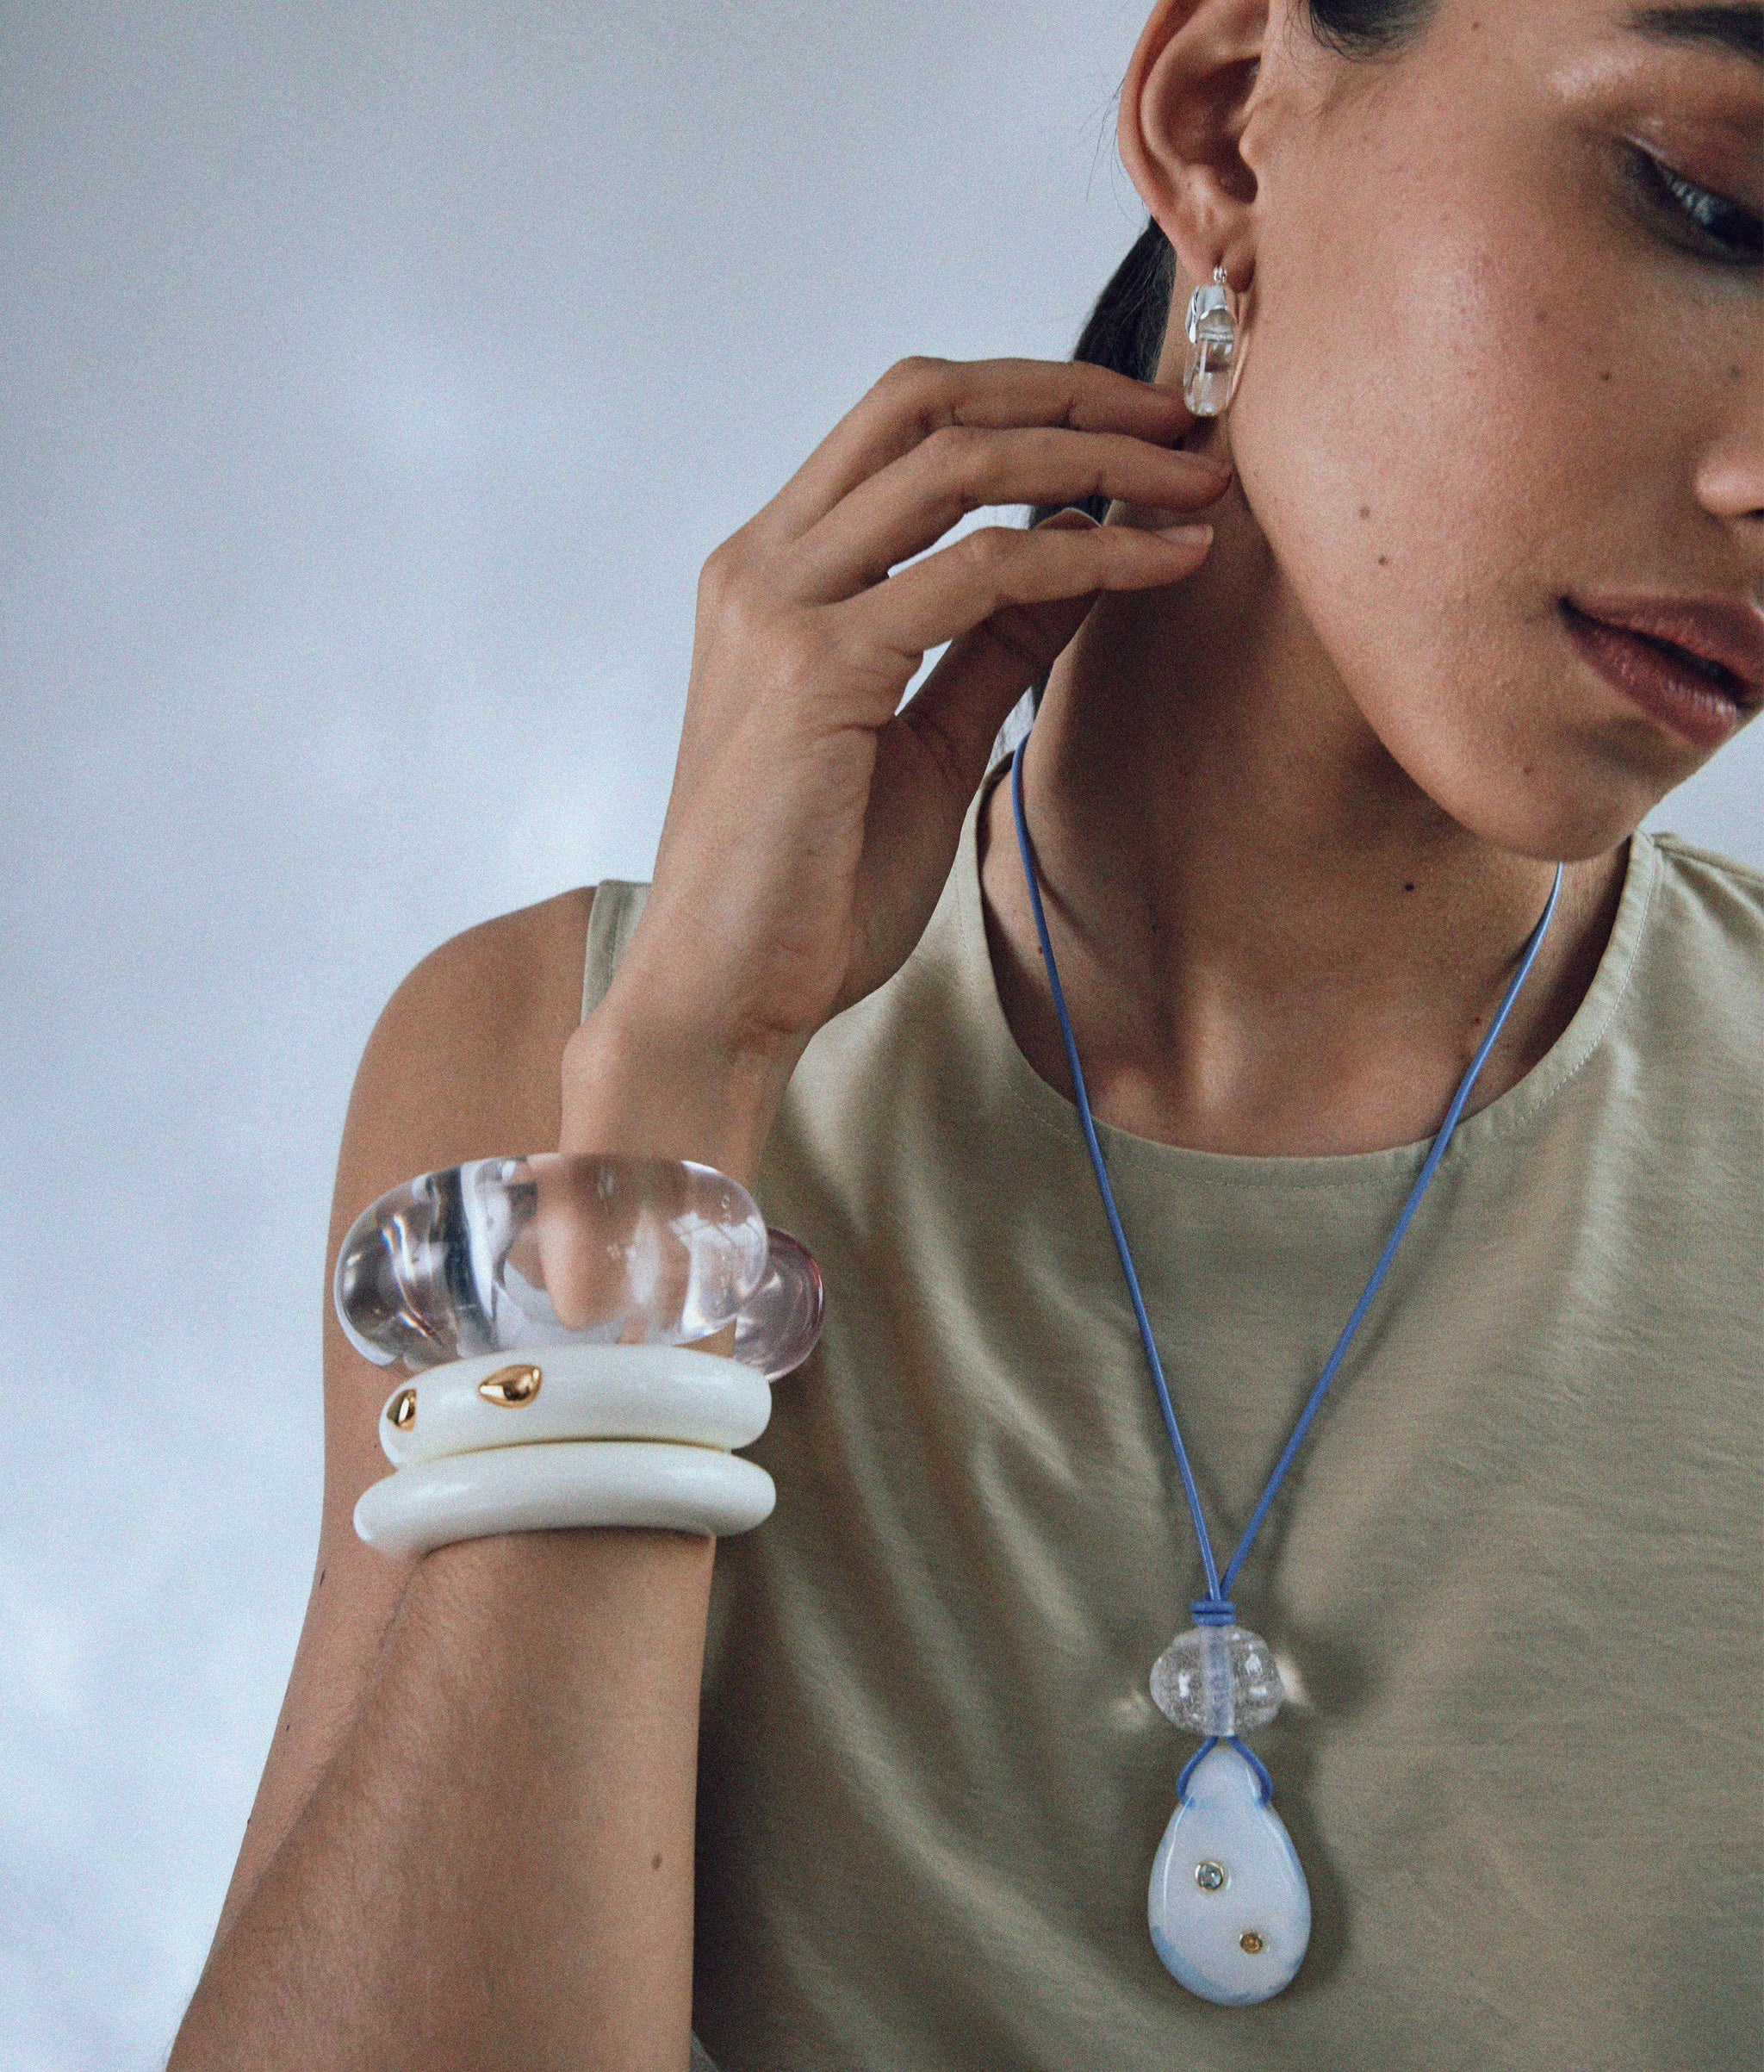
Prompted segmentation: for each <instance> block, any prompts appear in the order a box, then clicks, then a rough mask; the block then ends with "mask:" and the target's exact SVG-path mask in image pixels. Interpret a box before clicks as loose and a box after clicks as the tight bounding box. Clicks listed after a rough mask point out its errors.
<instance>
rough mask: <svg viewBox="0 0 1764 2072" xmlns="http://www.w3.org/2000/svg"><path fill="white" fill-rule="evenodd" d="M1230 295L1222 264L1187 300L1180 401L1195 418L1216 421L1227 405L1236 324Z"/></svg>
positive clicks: (1235, 352)
mask: <svg viewBox="0 0 1764 2072" xmlns="http://www.w3.org/2000/svg"><path fill="white" fill-rule="evenodd" d="M1230 295H1231V291H1230V289H1229V287H1228V286H1227V281H1226V272H1225V265H1224V262H1223V261H1222V260H1221V263H1220V264H1218V265H1216V266H1215V267H1214V269H1213V278H1212V279H1211V280H1210V281H1205V282H1203V283H1202V284H1201V286H1200V287H1198V288H1196V289H1195V291H1194V293H1193V294H1192V295H1191V296H1189V308H1188V318H1187V321H1186V324H1185V326H1184V328H1185V329H1186V330H1187V333H1188V338H1189V356H1188V362H1187V364H1186V365H1185V366H1184V367H1183V377H1182V395H1183V401H1184V402H1185V403H1186V404H1187V405H1188V407H1189V409H1190V410H1192V411H1193V412H1194V414H1195V415H1196V417H1217V416H1219V414H1221V412H1222V411H1223V410H1224V408H1225V406H1226V405H1227V403H1228V402H1229V401H1231V385H1232V377H1233V372H1234V370H1235V369H1236V365H1237V320H1236V318H1235V317H1233V314H1232V313H1231V300H1230Z"/></svg>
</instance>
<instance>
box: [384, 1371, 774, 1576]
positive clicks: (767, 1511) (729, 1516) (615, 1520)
mask: <svg viewBox="0 0 1764 2072" xmlns="http://www.w3.org/2000/svg"><path fill="white" fill-rule="evenodd" d="M700 1357H702V1355H701V1356H700ZM777 1496H778V1490H777V1487H776V1485H775V1484H773V1480H772V1478H771V1477H770V1476H769V1475H768V1474H767V1472H766V1471H765V1469H764V1468H762V1467H760V1466H757V1465H755V1463H754V1462H753V1461H751V1460H743V1459H742V1458H741V1457H740V1456H739V1455H738V1454H736V1453H720V1452H718V1451H717V1450H716V1449H714V1448H712V1447H699V1446H675V1445H669V1444H667V1443H663V1442H656V1441H649V1440H640V1441H637V1442H632V1441H630V1440H617V1439H597V1440H576V1441H571V1440H559V1441H556V1442H554V1443H553V1444H550V1445H546V1446H514V1447H492V1448H490V1449H489V1450H488V1451H486V1452H483V1453H456V1454H452V1455H450V1456H449V1458H447V1459H444V1460H427V1461H419V1462H415V1463H413V1465H410V1466H408V1467H401V1468H400V1469H399V1470H398V1472H397V1473H396V1474H393V1475H388V1476H387V1477H386V1478H385V1479H384V1480H383V1481H381V1482H376V1483H374V1484H371V1485H370V1487H369V1488H368V1489H365V1490H363V1492H362V1494H361V1497H360V1500H359V1501H358V1502H357V1504H356V1507H355V1529H356V1531H357V1534H359V1535H360V1536H361V1538H362V1539H363V1540H366V1541H367V1543H368V1545H369V1546H371V1547H377V1548H378V1549H379V1551H380V1552H382V1553H384V1554H391V1555H394V1556H399V1557H402V1556H405V1555H411V1554H424V1553H426V1552H428V1551H429V1549H430V1548H431V1547H436V1546H446V1545H447V1544H448V1543H449V1542H450V1541H452V1540H476V1539H480V1538H481V1537H483V1536H484V1535H485V1534H490V1533H527V1532H535V1531H544V1530H547V1529H549V1528H554V1527H577V1526H603V1525H611V1526H626V1527H649V1528H660V1529H663V1530H666V1531H669V1532H675V1533H712V1534H717V1535H719V1536H720V1535H723V1534H729V1533H744V1532H747V1531H748V1529H749V1528H751V1527H753V1526H756V1525H758V1524H759V1523H760V1522H761V1520H762V1519H765V1518H767V1517H769V1516H770V1515H771V1511H772V1506H773V1503H774V1502H775V1501H776V1500H777Z"/></svg>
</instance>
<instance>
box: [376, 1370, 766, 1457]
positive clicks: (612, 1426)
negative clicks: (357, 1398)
mask: <svg viewBox="0 0 1764 2072" xmlns="http://www.w3.org/2000/svg"><path fill="white" fill-rule="evenodd" d="M771 1415H772V1391H771V1389H770V1388H769V1386H768V1385H767V1383H766V1381H765V1380H764V1378H762V1377H761V1375H760V1374H759V1373H758V1372H755V1369H754V1368H752V1367H750V1366H744V1365H743V1364H742V1362H741V1361H740V1360H725V1359H724V1358H723V1357H722V1356H721V1355H720V1354H718V1353H699V1352H696V1351H694V1350H693V1348H692V1347H689V1346H593V1345H562V1346H546V1347H543V1349H541V1350H539V1351H537V1352H535V1353H531V1354H529V1355H528V1356H527V1357H525V1359H513V1360H512V1359H511V1357H510V1355H509V1354H507V1353H486V1354H483V1355H481V1356H479V1357H477V1358H475V1359H471V1360H450V1361H448V1363H447V1364H446V1366H439V1367H430V1368H428V1369H427V1370H425V1372H423V1373H421V1374H419V1375H418V1377H417V1378H416V1379H415V1380H414V1381H409V1382H407V1383H405V1384H404V1385H403V1386H402V1387H401V1388H397V1389H394V1391H392V1393H391V1395H390V1396H389V1397H387V1399H386V1407H385V1408H384V1409H382V1411H381V1413H380V1446H381V1450H382V1452H383V1453H385V1455H386V1458H387V1459H388V1460H389V1461H391V1462H392V1464H393V1465H394V1467H404V1466H407V1465H410V1464H412V1463H414V1462H417V1461H424V1460H439V1459H444V1458H446V1457H447V1456H449V1455H450V1454H455V1453H478V1452H480V1451H481V1450H482V1449H484V1448H486V1447H509V1446H519V1445H523V1444H530V1443H531V1442H533V1441H535V1440H561V1439H662V1440H674V1441H676V1442H678V1443H680V1444H682V1445H686V1446H693V1447H722V1448H724V1449H725V1450H726V1449H727V1448H729V1447H738V1446H747V1445H749V1444H750V1443H751V1442H752V1441H753V1440H755V1439H757V1438H758V1437H759V1436H760V1434H761V1432H763V1431H764V1430H765V1428H766V1421H767V1418H769V1417H770V1416H771Z"/></svg>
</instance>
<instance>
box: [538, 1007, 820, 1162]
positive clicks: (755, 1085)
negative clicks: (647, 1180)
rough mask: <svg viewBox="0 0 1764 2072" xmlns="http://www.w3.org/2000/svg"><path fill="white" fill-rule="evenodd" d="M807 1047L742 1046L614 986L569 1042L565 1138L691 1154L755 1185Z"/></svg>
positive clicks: (586, 1146)
mask: <svg viewBox="0 0 1764 2072" xmlns="http://www.w3.org/2000/svg"><path fill="white" fill-rule="evenodd" d="M802 1048H803V1046H802V1045H801V1044H800V1043H792V1044H782V1043H780V1044H779V1045H777V1046H775V1047H771V1048H747V1049H736V1048H731V1047H730V1045H729V1044H728V1043H727V1042H725V1041H724V1040H722V1039H720V1038H716V1037H711V1036H697V1035H695V1034H694V1033H693V1031H692V1030H690V1029H689V1028H688V1027H687V1026H686V1024H684V1023H683V1022H682V1021H680V1020H678V1019H674V1018H670V1017H666V1016H665V1015H657V1014H655V1012H654V1011H649V1010H648V1009H644V1010H642V1011H639V1010H638V1009H637V1008H636V1007H635V1006H634V1005H633V1004H632V1002H631V1001H630V999H629V997H628V996H625V995H624V994H620V993H618V992H612V993H609V994H608V995H607V997H606V999H605V1000H603V1001H602V1002H601V1004H600V1005H599V1007H597V1008H596V1009H595V1010H594V1011H593V1014H591V1015H590V1016H589V1017H587V1020H586V1021H585V1022H583V1023H582V1024H581V1027H580V1028H579V1029H577V1030H576V1031H575V1034H574V1035H573V1036H571V1037H570V1039H569V1042H568V1044H567V1045H566V1047H565V1049H564V1055H563V1123H562V1132H561V1135H560V1137H559V1144H558V1148H559V1149H560V1150H562V1151H604V1152H612V1153H617V1154H621V1155H623V1156H625V1157H631V1158H678V1159H690V1160H694V1161H696V1162H697V1163H698V1164H700V1165H705V1166H714V1167H717V1169H718V1171H719V1172H723V1173H728V1174H729V1176H730V1179H736V1180H739V1181H740V1182H741V1183H742V1185H743V1186H745V1187H748V1188H751V1187H752V1186H753V1185H754V1184H755V1180H756V1179H757V1177H758V1173H759V1168H760V1163H761V1160H762V1158H763V1157H764V1155H765V1149H766V1143H767V1139H768V1138H769V1136H770V1135H771V1132H772V1124H773V1121H774V1119H775V1118H776V1116H777V1113H778V1107H779V1104H780V1101H781V1100H782V1099H783V1098H784V1090H785V1088H786V1086H788V1085H789V1083H790V1075H791V1073H792V1071H793V1070H794V1069H795V1066H796V1062H797V1059H798V1057H799V1056H800V1055H801V1053H802Z"/></svg>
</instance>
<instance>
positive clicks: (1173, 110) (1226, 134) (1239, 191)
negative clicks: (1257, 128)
mask: <svg viewBox="0 0 1764 2072" xmlns="http://www.w3.org/2000/svg"><path fill="white" fill-rule="evenodd" d="M1274 6H1275V9H1276V12H1280V11H1283V10H1282V9H1281V7H1280V0H1274ZM1269 13H1270V0H1158V4H1157V6H1156V7H1155V8H1154V9H1152V17H1151V19H1150V21H1148V22H1146V26H1145V28H1144V30H1143V31H1142V32H1141V34H1140V40H1139V46H1138V47H1137V48H1136V49H1135V50H1134V55H1133V62H1132V64H1131V65H1128V67H1127V78H1126V79H1125V80H1124V81H1123V82H1122V84H1121V115H1120V120H1119V124H1118V129H1117V138H1118V142H1119V146H1120V150H1121V164H1122V165H1125V166H1126V167H1127V171H1128V173H1129V175H1130V176H1131V177H1132V179H1133V183H1134V186H1135V187H1137V188H1138V189H1139V190H1140V196H1141V197H1142V198H1143V200H1144V202H1145V203H1146V208H1149V209H1150V210H1151V212H1152V216H1153V218H1154V219H1155V220H1156V221H1157V223H1158V227H1159V228H1160V229H1161V230H1162V231H1163V232H1164V234H1165V236H1166V237H1167V238H1168V239H1169V240H1170V241H1171V245H1173V246H1175V248H1176V256H1177V261H1178V263H1179V264H1180V265H1181V266H1182V269H1183V272H1184V273H1185V274H1186V275H1187V276H1188V277H1189V278H1190V279H1191V280H1202V281H1204V280H1206V279H1207V278H1208V277H1209V276H1210V275H1211V273H1212V271H1213V268H1214V264H1215V263H1216V262H1217V261H1218V260H1219V259H1220V258H1221V257H1222V258H1223V259H1224V261H1225V264H1226V269H1227V273H1228V274H1229V276H1230V278H1231V281H1232V284H1233V287H1235V288H1238V289H1242V288H1243V287H1245V285H1246V284H1247V280H1248V276H1249V273H1250V271H1251V270H1252V260H1253V254H1254V233H1253V229H1252V211H1253V204H1254V202H1255V198H1256V176H1255V174H1254V173H1253V172H1252V171H1251V170H1250V167H1249V165H1247V164H1246V163H1245V159H1244V158H1243V155H1242V152H1241V151H1240V148H1239V146H1240V145H1241V141H1242V138H1243V134H1244V130H1245V127H1246V126H1247V123H1248V121H1249V111H1250V104H1251V101H1252V96H1254V93H1255V89H1256V84H1257V80H1258V77H1259V74H1260V70H1261V60H1262V52H1263V48H1264V43H1265V41H1266V40H1267V38H1268V35H1269V34H1270V25H1269Z"/></svg>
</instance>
